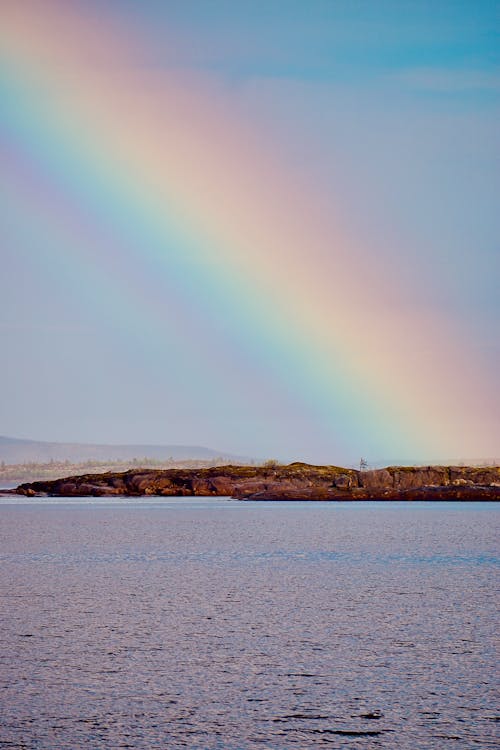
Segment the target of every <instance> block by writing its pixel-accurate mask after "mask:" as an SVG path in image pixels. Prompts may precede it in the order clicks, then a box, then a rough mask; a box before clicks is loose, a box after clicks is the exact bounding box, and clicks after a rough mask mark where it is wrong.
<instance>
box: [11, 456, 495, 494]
mask: <svg viewBox="0 0 500 750" xmlns="http://www.w3.org/2000/svg"><path fill="white" fill-rule="evenodd" d="M14 491H15V492H16V493H17V494H20V495H27V496H34V495H50V496H62V497H79V496H80V497H81V496H85V495H91V496H95V497H101V496H113V495H127V496H132V497H140V496H144V495H155V496H161V497H173V496H186V497H188V496H203V497H208V496H223V497H226V496H227V497H233V498H237V499H240V500H500V467H486V468H485V467H481V468H476V467H470V466H465V467H458V466H427V467H420V466H418V467H406V466H390V467H388V468H386V469H377V470H373V471H356V470H354V469H343V468H341V467H338V466H311V465H309V464H303V463H292V464H289V465H286V466H283V465H277V466H272V467H271V466H223V467H212V468H209V469H166V470H156V469H133V470H130V471H125V472H120V473H116V472H109V473H106V474H84V475H81V476H75V477H66V478H64V479H56V480H51V481H40V482H30V483H26V484H21V485H19V487H17V489H16V490H14Z"/></svg>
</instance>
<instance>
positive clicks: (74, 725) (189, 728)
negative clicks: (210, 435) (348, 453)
mask: <svg viewBox="0 0 500 750" xmlns="http://www.w3.org/2000/svg"><path fill="white" fill-rule="evenodd" d="M498 517H499V506H497V505H495V504H480V503H474V504H467V503H463V504H452V503H447V504H433V503H432V504H399V503H397V504H396V503H394V504H389V503H352V504H347V503H346V504H335V503H324V504H322V503H272V502H266V503H264V502H261V503H239V502H235V501H229V500H221V499H218V500H203V499H182V500H181V499H179V500H176V499H170V500H168V501H167V500H161V501H160V500H155V499H147V500H144V501H141V500H137V499H131V500H112V501H110V500H106V499H95V498H89V499H87V500H82V501H78V502H75V501H70V500H64V499H61V500H58V501H54V499H47V500H36V501H33V502H31V503H30V502H27V501H26V499H12V500H10V501H9V500H8V499H3V501H2V503H1V504H0V521H1V548H0V549H1V554H0V557H1V560H0V562H1V565H0V583H1V590H2V594H3V604H2V612H1V614H0V624H1V664H0V717H1V718H0V747H1V748H16V749H19V748H24V749H25V750H31V749H33V750H34V749H35V748H36V749H37V750H48V749H49V748H50V750H66V749H68V750H69V749H70V748H71V750H78V749H79V748H95V749H96V750H97V749H99V750H101V749H104V750H111V749H113V750H115V749H116V748H126V747H128V748H134V749H138V750H139V749H141V750H142V749H144V750H146V749H148V750H149V749H150V748H162V750H164V749H166V750H170V749H175V748H195V749H204V750H211V749H214V750H215V749H219V750H253V749H259V750H262V749H263V748H265V749H266V750H267V749H272V750H274V749H275V750H282V749H283V750H285V749H288V748H297V749H300V750H304V749H305V748H321V747H325V748H364V749H366V748H384V749H385V748H398V750H404V749H406V748H408V750H409V749H410V748H411V750H415V749H416V748H439V750H441V748H445V749H446V748H467V749H468V750H470V748H475V747H477V748H488V747H494V746H498V745H496V738H498V734H497V727H498V723H497V719H498V713H497V709H496V707H495V700H496V696H495V652H494V644H495V634H496V633H495V598H494V591H495V581H496V580H498V579H497V576H498V569H499V559H498V547H497V541H496V540H497V531H498V529H497V526H498V524H497V521H498Z"/></svg>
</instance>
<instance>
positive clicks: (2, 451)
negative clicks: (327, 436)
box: [0, 436, 244, 464]
mask: <svg viewBox="0 0 500 750" xmlns="http://www.w3.org/2000/svg"><path fill="white" fill-rule="evenodd" d="M219 457H223V458H224V459H226V460H228V461H234V462H240V461H243V460H244V459H243V458H242V457H241V456H233V455H231V454H229V453H221V451H216V450H212V449H211V448H204V447H202V446H199V445H98V444H95V445H94V444H87V443H48V442H41V441H37V440H21V439H18V438H10V437H2V436H0V461H3V462H5V463H6V464H24V463H29V462H34V463H47V462H49V461H70V462H71V463H78V462H82V461H110V460H115V461H130V460H132V459H134V458H139V459H140V458H150V459H156V460H159V461H166V460H168V459H174V460H176V461H184V460H189V459H194V460H201V461H210V460H211V459H215V458H219Z"/></svg>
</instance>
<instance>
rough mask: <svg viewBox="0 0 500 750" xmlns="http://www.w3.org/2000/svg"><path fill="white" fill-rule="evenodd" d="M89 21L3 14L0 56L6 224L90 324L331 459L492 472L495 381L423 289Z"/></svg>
mask: <svg viewBox="0 0 500 750" xmlns="http://www.w3.org/2000/svg"><path fill="white" fill-rule="evenodd" d="M95 13H96V12H95V9H94V10H93V9H92V8H91V6H90V5H89V6H86V5H85V3H83V4H82V5H78V4H74V3H69V2H61V3H59V2H51V0H44V1H43V2H37V1H35V0H25V1H23V2H21V3H20V2H15V1H14V0H11V1H9V0H6V1H5V2H4V3H3V4H2V24H1V30H0V39H1V46H2V53H1V59H2V70H3V73H2V78H1V92H2V99H3V101H4V103H5V105H6V106H4V107H3V109H4V111H5V117H4V122H3V125H2V141H3V143H4V144H6V145H7V148H6V150H7V154H8V155H7V158H8V162H9V169H8V174H9V181H10V184H9V186H8V195H9V196H10V197H9V200H10V202H11V204H12V205H11V210H12V212H13V214H15V213H16V212H17V214H18V215H19V216H21V215H23V214H24V215H26V213H28V215H30V214H32V215H33V216H37V217H38V219H37V220H38V221H39V222H41V223H42V224H43V226H44V239H43V240H42V239H41V240H40V242H45V243H46V245H47V246H48V244H50V248H51V249H50V252H51V253H52V257H53V258H54V263H58V264H61V265H63V266H66V265H68V266H73V268H76V269H77V273H78V275H80V276H81V277H82V278H86V279H88V282H89V284H92V285H94V286H95V288H96V290H98V292H99V293H98V292H97V291H96V304H97V311H96V314H97V315H108V316H109V315H112V316H113V315H114V316H116V326H117V330H119V331H120V335H121V336H123V338H124V341H128V342H129V344H130V346H131V347H133V348H136V347H139V348H140V349H141V351H143V353H144V358H145V362H146V363H148V362H150V363H152V362H153V361H155V359H156V360H158V357H160V358H161V357H162V356H165V354H164V352H165V351H166V350H167V347H168V350H169V351H172V347H173V348H174V351H175V353H176V355H175V356H176V359H180V358H181V359H182V358H184V361H185V362H186V363H188V364H189V365H190V366H189V367H186V368H185V371H186V372H191V373H193V372H196V367H195V365H196V358H197V357H198V358H201V359H203V361H205V362H209V361H210V359H215V360H216V361H217V363H218V364H217V367H216V368H215V367H213V368H210V367H207V368H205V369H204V372H203V377H204V379H205V381H206V385H205V386H204V390H203V393H209V394H212V396H211V397H213V398H215V399H216V400H218V401H220V402H221V408H222V404H223V403H225V405H226V408H228V409H233V408H234V409H237V405H238V399H239V398H241V390H242V387H243V389H244V391H245V393H248V394H252V393H253V394H257V395H258V394H261V393H262V392H263V391H266V392H268V394H269V398H276V399H277V400H279V401H280V403H281V404H284V406H283V408H284V409H285V408H286V409H288V410H289V411H290V412H292V411H293V413H295V414H296V416H297V424H298V425H302V426H303V425H304V424H306V423H307V424H309V426H310V429H311V430H314V431H318V432H319V433H321V434H322V435H323V436H324V440H325V444H328V445H329V446H331V450H332V458H333V457H334V451H339V452H342V453H343V454H344V455H346V454H349V455H352V456H354V457H355V456H357V454H358V453H359V452H364V453H368V454H369V455H394V454H396V455H401V454H402V453H403V454H406V455H413V456H419V455H423V456H432V455H446V456H453V455H456V456H462V455H471V454H472V455H492V453H493V452H494V450H495V448H496V449H498V438H499V436H498V421H497V420H496V418H495V415H493V414H492V413H491V405H490V404H489V403H488V394H491V393H494V392H495V391H496V386H495V384H494V382H493V377H492V375H491V373H488V371H487V369H486V367H481V363H477V362H476V361H475V358H474V357H473V356H468V352H469V351H471V352H472V351H473V347H472V342H471V341H470V342H468V341H467V340H466V336H464V334H463V332H462V331H461V330H460V329H459V328H458V326H457V325H456V323H455V322H454V321H452V320H449V319H447V318H446V317H445V315H444V314H442V313H440V312H439V311H436V310H427V309H425V307H423V306H422V305H421V304H419V303H418V284H419V283H424V280H423V279H421V280H416V282H415V285H414V286H412V287H411V288H409V286H408V283H407V282H404V280H403V278H402V277H401V278H399V277H398V274H397V272H396V271H392V270H391V273H390V274H389V273H388V271H387V269H386V268H385V267H384V266H383V264H380V263H379V262H378V258H377V256H376V255H374V253H373V252H371V251H370V248H360V247H358V246H356V245H355V243H354V242H353V240H352V239H351V238H350V237H349V233H348V231H347V230H346V229H345V228H343V227H342V226H341V224H340V222H339V221H338V219H336V218H334V217H332V215H331V214H332V212H331V210H330V209H329V206H328V204H327V200H326V197H325V196H324V195H323V194H322V193H321V191H320V190H319V189H318V187H317V186H316V185H314V184H310V183H309V182H308V181H307V179H306V178H305V177H304V176H303V175H301V174H300V173H299V172H297V170H294V169H293V168H291V167H290V166H289V165H288V164H286V163H285V162H284V160H282V159H281V160H280V158H278V157H277V156H276V154H275V151H274V149H273V138H274V137H275V134H272V133H266V132H264V131H263V130H260V129H259V128H258V127H257V126H253V125H252V124H250V123H248V122H244V121H242V119H241V117H238V114H237V113H236V112H235V111H234V109H233V108H232V106H231V96H230V93H228V92H226V91H224V90H223V89H222V88H217V87H216V86H214V85H213V82H210V81H207V79H205V78H204V77H203V75H202V74H193V73H186V72H182V71H178V70H163V69H162V70H158V69H154V68H152V67H151V66H148V65H147V64H146V63H145V56H146V50H147V38H146V37H145V36H144V35H143V34H142V32H141V31H140V30H138V29H132V28H129V27H127V25H126V24H125V23H122V25H121V26H120V27H118V26H117V21H116V19H112V18H111V17H107V16H106V15H105V14H104V13H103V12H101V13H100V14H99V17H97V16H96V15H95ZM33 262H34V263H36V262H37V259H36V258H33ZM152 289H155V290H156V291H157V293H154V294H152V293H151V290H152ZM76 293H78V292H76ZM97 300H99V303H97ZM104 300H105V302H104ZM99 305H100V307H99ZM177 306H182V309H183V310H184V313H185V314H184V316H183V318H182V320H183V323H182V327H181V328H180V329H179V326H177V325H175V324H174V323H172V320H173V318H174V317H175V309H176V307H177ZM200 325H202V326H204V327H206V331H207V336H206V342H207V345H206V349H205V350H204V351H202V352H201V353H200V352H198V353H197V355H196V357H195V356H194V355H193V353H192V352H190V347H189V340H190V336H191V333H192V332H193V331H194V330H195V329H196V328H197V327H198V326H200ZM162 352H163V354H162ZM193 368H194V369H193ZM235 370H236V371H237V372H236V373H235ZM245 372H246V373H247V374H246V375H245ZM191 377H192V378H193V383H192V385H193V388H196V386H197V381H196V377H195V376H194V375H191ZM242 382H243V386H242ZM249 398H250V399H251V398H255V399H256V400H257V396H255V395H249ZM292 427H293V425H292ZM276 435H277V439H278V436H279V429H277V430H276ZM278 450H279V446H277V452H278Z"/></svg>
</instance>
